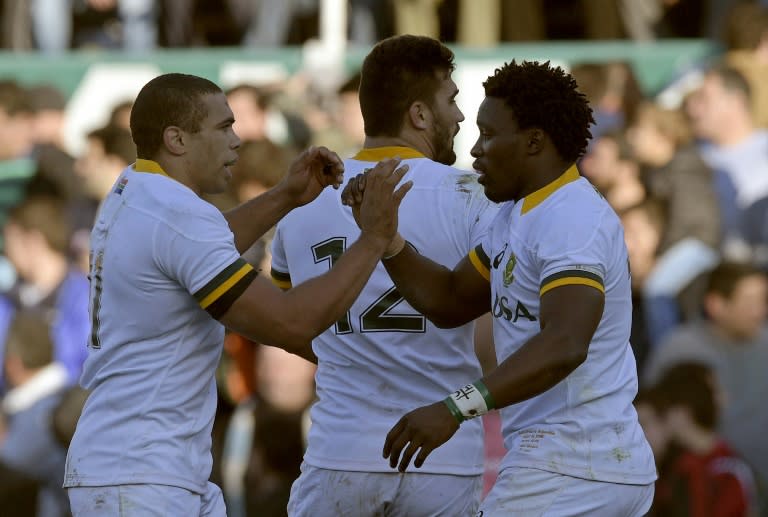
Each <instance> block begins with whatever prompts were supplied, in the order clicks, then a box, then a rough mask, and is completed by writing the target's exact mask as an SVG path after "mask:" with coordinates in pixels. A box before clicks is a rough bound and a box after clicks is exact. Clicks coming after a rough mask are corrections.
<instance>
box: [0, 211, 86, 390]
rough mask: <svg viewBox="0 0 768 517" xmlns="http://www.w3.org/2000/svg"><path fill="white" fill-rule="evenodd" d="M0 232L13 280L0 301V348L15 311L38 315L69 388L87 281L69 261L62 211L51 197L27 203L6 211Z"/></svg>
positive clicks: (79, 354)
mask: <svg viewBox="0 0 768 517" xmlns="http://www.w3.org/2000/svg"><path fill="white" fill-rule="evenodd" d="M3 233H4V235H5V241H6V253H7V255H8V259H9V260H10V262H11V263H12V264H13V266H14V268H15V269H16V271H17V273H18V278H19V280H18V282H17V283H16V285H15V286H14V287H13V288H12V289H11V290H10V291H9V292H8V293H6V294H4V295H2V296H0V343H1V342H2V340H3V339H4V338H5V336H6V334H7V332H8V328H9V326H10V324H11V321H12V320H13V316H14V314H15V313H16V312H17V311H19V310H20V309H35V310H38V311H41V312H42V313H44V314H46V315H47V316H48V317H49V318H50V326H51V332H52V339H53V357H54V359H55V360H56V361H57V362H59V363H60V364H62V365H63V366H64V367H65V368H66V371H67V378H68V382H70V383H75V382H76V381H77V380H78V378H79V376H80V370H81V368H82V365H83V361H85V357H86V355H87V349H86V347H85V346H84V343H86V337H87V336H88V333H89V331H90V320H89V318H88V279H87V278H86V277H85V275H84V274H83V273H82V272H80V271H78V270H77V269H76V268H75V266H74V265H73V264H72V262H71V260H70V258H69V242H70V241H69V237H70V228H69V222H68V221H67V218H66V212H65V211H64V207H63V206H62V203H61V202H60V201H58V200H56V199H53V198H46V197H36V198H30V199H27V200H25V201H24V202H22V203H21V204H19V205H17V206H16V207H14V208H13V210H11V212H10V215H9V218H8V221H6V223H5V225H4V227H3ZM0 356H2V345H1V344H0ZM0 382H2V377H1V376H0ZM0 391H1V388H0Z"/></svg>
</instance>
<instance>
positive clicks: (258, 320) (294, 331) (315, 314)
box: [221, 160, 411, 356]
mask: <svg viewBox="0 0 768 517" xmlns="http://www.w3.org/2000/svg"><path fill="white" fill-rule="evenodd" d="M398 164H399V161H396V160H386V161H384V162H381V163H379V164H378V165H377V166H376V167H375V168H374V170H373V171H372V173H371V178H370V181H369V188H371V196H370V197H369V198H366V200H365V202H364V203H363V205H362V206H361V211H360V217H361V226H362V231H361V234H360V237H359V238H358V240H357V241H355V243H354V244H352V246H350V247H349V248H348V249H347V251H346V252H345V253H344V254H343V255H342V256H341V258H340V259H339V260H338V261H337V262H336V263H335V265H334V266H333V267H332V268H331V270H330V271H328V272H327V273H325V274H323V275H320V276H319V277H316V278H313V279H311V280H308V281H307V282H305V283H303V284H300V285H298V286H295V287H293V288H292V289H290V290H289V291H281V290H280V289H278V288H277V287H275V286H274V285H273V284H272V282H270V281H269V280H267V279H265V278H262V277H257V278H256V279H254V280H253V282H251V284H250V285H249V286H248V288H247V289H246V290H245V291H244V292H243V294H242V295H241V296H240V297H239V298H238V299H237V300H235V302H234V303H233V304H232V305H231V306H230V308H229V309H228V310H227V311H226V313H225V314H224V315H223V316H222V317H221V322H222V323H224V324H225V325H226V326H227V327H229V328H231V329H233V330H235V331H237V332H239V333H241V334H243V335H245V336H247V337H249V338H251V339H253V340H255V341H259V342H262V343H266V344H272V345H275V346H279V347H281V348H284V349H285V350H287V351H289V352H292V353H296V354H298V355H302V356H306V355H307V347H308V346H309V343H310V341H311V340H312V339H313V338H314V337H315V336H317V335H318V334H320V333H321V332H322V331H323V330H325V329H327V328H328V327H329V326H331V325H332V324H333V322H335V321H336V320H338V319H339V318H340V317H341V316H342V315H343V314H344V313H345V312H346V311H347V310H348V309H349V307H350V306H351V305H352V303H353V302H354V301H355V299H356V298H357V296H358V295H359V294H360V291H361V290H362V289H363V287H364V286H365V284H366V282H367V281H368V278H369V277H370V275H371V273H372V272H373V270H374V268H375V267H376V264H377V263H378V261H379V259H380V258H381V256H382V255H383V254H384V253H386V251H387V249H388V246H389V244H390V243H391V241H392V237H393V235H394V233H395V229H396V228H397V210H398V207H399V206H400V202H401V201H402V199H403V197H404V196H405V194H406V193H407V192H408V190H409V189H410V187H411V183H410V182H406V183H404V184H403V185H401V186H400V187H399V188H398V189H397V190H395V187H396V186H397V184H398V183H399V182H400V180H401V179H402V177H403V175H404V174H405V172H406V171H407V167H402V168H400V169H397V170H396V167H397V165H398Z"/></svg>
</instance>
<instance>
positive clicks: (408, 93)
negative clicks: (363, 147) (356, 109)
mask: <svg viewBox="0 0 768 517" xmlns="http://www.w3.org/2000/svg"><path fill="white" fill-rule="evenodd" d="M453 60H454V56H453V52H452V51H451V50H450V49H449V48H448V47H446V46H445V45H443V44H442V43H440V42H439V41H437V40H436V39H433V38H429V37H427V36H413V35H410V34H405V35H401V36H392V37H390V38H387V39H384V40H382V41H380V42H379V43H378V44H377V45H376V46H375V47H373V50H371V52H370V53H369V54H368V55H367V56H366V58H365V60H364V61H363V67H362V69H361V78H360V111H361V112H362V114H363V122H364V124H365V134H366V135H367V136H397V134H398V133H399V132H400V130H401V129H402V124H403V115H404V114H405V113H406V111H407V110H408V108H409V107H410V106H411V104H413V103H414V102H415V101H417V100H420V101H424V102H426V103H428V104H430V105H431V104H432V103H433V102H434V98H435V92H436V91H437V89H438V88H439V87H440V82H441V81H442V77H441V73H450V72H452V71H453V69H454V68H455V64H454V61H453Z"/></svg>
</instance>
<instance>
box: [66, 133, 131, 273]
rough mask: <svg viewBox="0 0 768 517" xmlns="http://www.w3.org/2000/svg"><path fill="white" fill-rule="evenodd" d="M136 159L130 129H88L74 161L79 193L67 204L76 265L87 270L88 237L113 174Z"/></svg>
mask: <svg viewBox="0 0 768 517" xmlns="http://www.w3.org/2000/svg"><path fill="white" fill-rule="evenodd" d="M135 160H136V148H135V147H134V144H133V139H132V138H131V132H130V131H129V130H128V129H124V128H122V127H119V126H112V125H107V126H104V127H101V128H99V129H95V130H93V131H91V132H90V133H88V136H87V138H86V143H85V150H84V151H83V153H82V154H81V155H80V156H79V157H78V158H77V160H76V161H75V166H74V169H75V174H76V176H77V178H78V180H79V181H80V184H81V189H82V193H83V196H82V197H81V198H80V199H79V200H78V203H77V204H76V205H75V206H73V207H71V217H72V226H73V228H72V232H73V234H72V241H71V250H72V254H73V258H74V261H75V263H76V265H77V266H78V267H79V268H80V269H81V271H83V272H85V273H86V274H87V272H88V239H89V237H90V233H91V228H92V227H93V222H94V221H95V219H96V213H97V211H98V208H99V206H100V205H101V202H102V201H103V200H104V198H105V197H107V194H109V192H110V191H111V190H112V187H113V186H114V184H115V181H116V180H117V177H118V176H119V175H120V173H121V172H123V169H125V168H126V167H127V166H128V165H130V164H131V163H133V162H134V161H135Z"/></svg>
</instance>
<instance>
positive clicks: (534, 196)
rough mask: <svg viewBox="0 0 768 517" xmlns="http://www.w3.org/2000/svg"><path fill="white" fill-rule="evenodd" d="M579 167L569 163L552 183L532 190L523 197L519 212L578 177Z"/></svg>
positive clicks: (527, 209)
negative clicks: (534, 190)
mask: <svg viewBox="0 0 768 517" xmlns="http://www.w3.org/2000/svg"><path fill="white" fill-rule="evenodd" d="M579 177H580V176H579V169H577V168H576V164H573V165H571V166H570V167H569V168H568V170H567V171H565V172H564V173H563V174H562V175H561V176H560V177H559V178H557V179H556V180H555V181H553V182H552V183H550V184H548V185H545V186H543V187H541V188H540V189H539V190H537V191H536V192H532V193H530V194H528V195H527V196H525V197H524V198H523V207H522V208H521V209H520V213H521V214H524V213H526V212H528V211H530V210H532V209H534V208H536V207H537V206H539V205H540V204H541V203H542V202H543V201H544V200H545V199H547V198H548V197H549V196H550V195H552V193H554V192H555V191H556V190H557V189H559V188H560V187H562V186H563V185H567V184H568V183H570V182H572V181H576V180H577V179H579Z"/></svg>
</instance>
